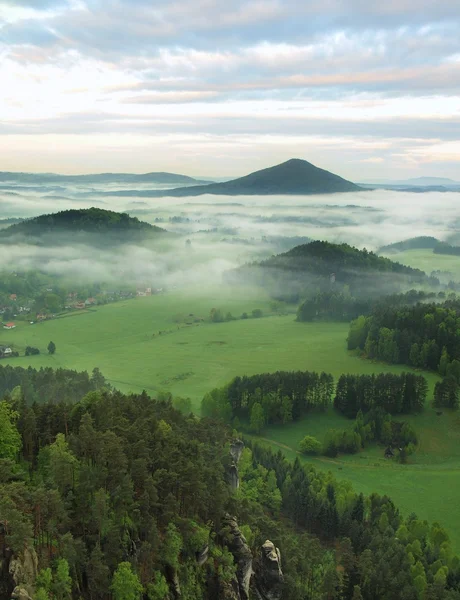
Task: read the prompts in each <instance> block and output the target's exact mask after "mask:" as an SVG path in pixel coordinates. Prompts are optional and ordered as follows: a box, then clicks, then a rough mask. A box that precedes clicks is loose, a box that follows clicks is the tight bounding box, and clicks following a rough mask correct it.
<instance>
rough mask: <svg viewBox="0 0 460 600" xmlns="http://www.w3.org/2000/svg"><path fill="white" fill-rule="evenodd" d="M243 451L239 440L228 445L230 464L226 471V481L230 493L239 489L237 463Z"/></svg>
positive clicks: (242, 445)
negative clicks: (230, 490)
mask: <svg viewBox="0 0 460 600" xmlns="http://www.w3.org/2000/svg"><path fill="white" fill-rule="evenodd" d="M243 450H244V442H242V441H241V440H236V439H235V440H233V442H232V443H231V445H230V456H231V457H232V464H231V465H230V467H228V470H227V480H228V483H229V485H230V488H231V489H232V491H235V490H237V489H238V488H239V487H240V476H239V474H238V462H239V460H240V458H241V453H242V452H243Z"/></svg>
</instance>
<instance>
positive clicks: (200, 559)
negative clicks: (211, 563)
mask: <svg viewBox="0 0 460 600" xmlns="http://www.w3.org/2000/svg"><path fill="white" fill-rule="evenodd" d="M208 557H209V544H206V545H205V546H204V548H203V549H202V550H200V551H199V552H197V555H196V562H197V563H198V565H199V566H200V567H201V566H202V565H204V563H205V562H206V561H207V560H208Z"/></svg>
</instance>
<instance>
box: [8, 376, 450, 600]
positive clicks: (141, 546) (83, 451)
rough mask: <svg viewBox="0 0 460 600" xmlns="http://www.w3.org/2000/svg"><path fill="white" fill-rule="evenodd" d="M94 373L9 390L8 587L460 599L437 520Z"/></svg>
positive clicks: (47, 593) (118, 595) (122, 597)
mask: <svg viewBox="0 0 460 600" xmlns="http://www.w3.org/2000/svg"><path fill="white" fill-rule="evenodd" d="M79 378H80V379H82V380H84V379H91V378H90V377H89V376H88V375H86V377H84V376H83V375H82V374H79ZM57 379H59V377H57ZM15 383H16V381H11V386H13V385H14V384H15ZM99 383H100V384H101V386H102V387H100V388H99V389H97V390H93V391H90V392H88V393H86V394H84V395H83V396H82V398H81V399H80V400H79V401H77V402H68V401H64V400H61V401H57V402H56V401H54V402H50V401H47V402H32V403H28V402H26V400H25V398H24V395H23V393H22V388H21V387H20V386H16V387H13V388H12V389H11V388H10V391H9V392H8V393H5V394H4V395H3V400H2V401H1V402H0V410H1V419H0V432H1V435H0V492H1V493H0V553H1V556H2V562H1V568H2V573H1V577H0V581H1V585H0V596H1V598H2V599H3V598H5V599H6V598H10V597H11V594H12V593H14V594H15V597H21V598H26V597H34V598H38V599H39V600H50V599H53V600H54V599H57V600H70V598H83V599H88V600H92V599H98V598H101V599H105V598H107V599H109V598H112V599H114V600H136V599H139V598H141V597H144V598H145V599H148V600H169V599H174V598H179V597H182V598H187V599H190V600H214V599H226V600H239V599H241V598H246V599H247V598H251V599H253V598H254V599H255V598H261V597H262V598H276V599H280V598H283V599H285V600H304V599H305V598H311V599H339V598H340V599H350V600H359V599H360V598H361V599H365V600H371V599H380V598H381V599H385V600H393V599H401V600H418V599H420V598H424V599H425V600H435V599H436V600H458V599H459V598H460V591H459V590H460V560H459V558H458V557H457V556H456V555H455V554H454V553H453V550H452V547H451V544H450V542H449V537H448V534H447V532H446V531H445V530H444V529H443V528H442V527H440V526H439V525H438V524H437V523H432V524H430V523H428V522H426V521H422V520H419V519H418V518H417V516H416V515H415V514H411V515H409V516H408V517H407V518H406V519H404V518H402V517H401V515H400V513H399V511H398V509H397V507H396V506H395V505H394V504H393V502H392V501H391V500H390V499H389V498H388V497H385V496H384V497H380V496H378V495H377V494H372V495H371V496H369V497H364V496H363V495H362V494H359V495H358V494H355V493H354V492H353V490H352V488H351V486H350V484H349V483H346V482H339V481H337V480H335V479H334V478H333V476H332V475H331V474H330V473H320V472H318V471H316V470H315V469H314V468H313V467H312V466H309V465H303V464H301V463H300V462H299V460H296V461H295V462H293V463H292V462H289V461H288V460H287V459H286V458H284V457H283V455H282V454H281V453H277V454H274V453H273V452H272V451H270V450H268V449H266V448H263V447H261V446H259V445H257V444H253V443H251V442H250V441H249V440H245V441H244V443H242V442H241V441H238V440H235V432H234V431H232V430H231V429H229V428H228V427H227V426H226V425H225V424H224V423H223V422H222V421H221V420H215V419H209V418H203V419H198V418H197V417H195V416H193V415H191V414H190V415H183V414H181V413H179V412H178V411H176V410H175V409H174V408H173V407H172V405H171V403H170V401H157V400H154V399H152V398H150V397H148V396H147V394H145V393H142V394H137V395H135V394H131V395H124V394H121V393H120V392H117V391H115V390H111V389H108V388H107V387H106V386H105V385H104V381H103V378H102V379H101V380H100V382H99ZM253 383H254V384H256V381H254V382H253ZM40 385H41V383H40V382H39V381H38V380H34V382H33V383H31V386H32V388H33V390H34V391H35V392H36V393H37V391H38V388H39V387H40ZM251 385H252V384H251ZM291 385H292V382H291ZM269 387H270V386H269ZM235 389H236V388H235ZM239 389H240V390H241V391H242V392H244V391H245V390H246V391H248V392H249V389H250V386H249V384H247V385H241V384H240V387H239ZM235 397H236V395H235ZM235 469H236V470H237V481H238V482H237V485H236V486H235V487H233V486H231V485H230V484H229V472H230V471H232V470H233V471H234V470H235ZM274 548H276V549H279V550H277V551H276V552H275V550H274ZM268 556H270V557H271V558H270V559H268V558H267V557H268ZM267 560H268V563H269V565H270V566H271V569H269V570H267V568H268V567H267ZM26 564H27V565H28V568H27V569H25V568H24V566H25V565H26ZM251 565H252V566H251ZM250 570H252V571H253V572H254V573H253V575H252V576H250V575H249V577H248V573H250ZM14 586H16V587H14ZM13 588H14V589H13ZM31 595H32V596H31Z"/></svg>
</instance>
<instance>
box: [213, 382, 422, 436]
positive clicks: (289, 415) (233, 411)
mask: <svg viewBox="0 0 460 600" xmlns="http://www.w3.org/2000/svg"><path fill="white" fill-rule="evenodd" d="M427 389H428V388H427V382H426V379H425V378H424V377H423V376H421V375H415V374H413V373H401V375H393V374H391V373H380V374H379V375H341V377H340V378H339V380H338V382H337V386H336V388H335V396H334V401H333V405H334V408H335V409H336V410H337V411H338V412H340V413H341V414H343V415H344V416H346V417H348V418H356V417H357V415H358V413H359V412H361V413H364V414H365V413H367V412H369V411H374V414H375V411H376V410H381V411H384V412H385V413H388V414H391V415H398V414H410V413H417V412H420V411H421V410H423V406H424V404H425V400H426V396H427ZM333 395H334V379H333V377H332V375H330V374H328V373H314V372H309V371H277V372H276V373H261V374H259V375H252V376H243V377H235V378H234V379H233V380H232V381H231V382H230V383H229V384H228V385H227V386H225V387H223V388H216V389H214V390H212V391H211V392H209V393H207V394H206V395H205V396H204V398H203V400H202V403H201V412H202V414H203V415H204V416H207V417H212V418H221V419H223V420H225V421H227V422H228V423H232V424H233V426H234V427H236V428H241V427H243V428H249V430H250V431H252V432H255V433H260V431H261V430H262V429H263V428H264V426H265V425H268V424H283V425H284V424H286V423H290V422H292V421H296V420H298V419H300V418H301V417H302V416H304V415H305V414H307V413H308V412H310V411H312V410H320V411H324V410H326V409H327V408H328V407H329V406H330V405H331V403H332V397H333Z"/></svg>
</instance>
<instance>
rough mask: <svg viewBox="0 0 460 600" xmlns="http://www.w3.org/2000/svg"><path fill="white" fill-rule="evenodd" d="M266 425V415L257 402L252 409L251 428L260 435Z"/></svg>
mask: <svg viewBox="0 0 460 600" xmlns="http://www.w3.org/2000/svg"><path fill="white" fill-rule="evenodd" d="M264 425H265V414H264V409H263V408H262V406H261V404H259V403H258V402H256V403H255V404H253V406H252V409H251V416H250V422H249V427H250V428H251V431H253V432H254V433H260V432H261V431H262V429H263V428H264Z"/></svg>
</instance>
